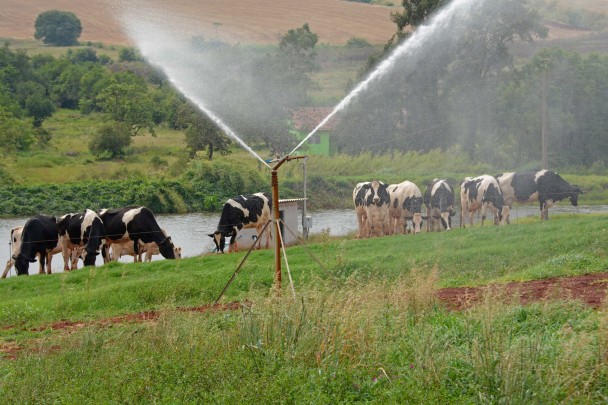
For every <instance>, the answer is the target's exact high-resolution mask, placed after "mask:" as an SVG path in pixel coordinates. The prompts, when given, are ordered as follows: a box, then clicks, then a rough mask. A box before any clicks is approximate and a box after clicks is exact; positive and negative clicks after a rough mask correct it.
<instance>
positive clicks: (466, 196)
mask: <svg viewBox="0 0 608 405" xmlns="http://www.w3.org/2000/svg"><path fill="white" fill-rule="evenodd" d="M460 208H461V211H460V226H461V227H462V228H465V227H466V224H465V222H466V217H467V214H468V216H469V225H470V226H473V215H474V214H475V212H477V211H481V225H483V222H484V221H485V219H486V211H487V210H488V209H489V210H490V211H491V212H492V218H493V219H494V224H495V225H498V224H499V223H500V224H505V223H506V221H507V218H509V206H508V205H506V204H505V203H504V198H503V196H502V192H501V191H500V186H499V184H498V180H496V178H495V177H493V176H489V175H487V174H483V175H481V176H478V177H474V178H473V177H465V179H464V181H463V182H462V184H461V185H460Z"/></svg>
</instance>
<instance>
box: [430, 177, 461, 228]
mask: <svg viewBox="0 0 608 405" xmlns="http://www.w3.org/2000/svg"><path fill="white" fill-rule="evenodd" d="M423 198H424V205H425V206H426V217H427V218H426V219H427V223H426V229H427V231H434V230H437V231H439V230H441V227H440V226H439V224H440V223H441V225H443V228H444V229H445V230H446V231H449V230H450V229H452V217H453V216H454V215H456V211H454V189H453V188H452V187H450V185H449V184H448V182H447V181H445V180H440V179H433V181H431V182H430V183H429V184H428V185H427V187H426V190H425V191H424V197H423Z"/></svg>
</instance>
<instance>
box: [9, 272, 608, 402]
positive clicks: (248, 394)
mask: <svg viewBox="0 0 608 405" xmlns="http://www.w3.org/2000/svg"><path fill="white" fill-rule="evenodd" d="M435 289H436V276H435V274H434V273H431V274H430V275H426V274H425V273H424V272H417V273H416V272H415V273H413V274H412V275H409V276H404V277H400V278H399V279H397V280H390V281H389V280H382V279H380V280H368V281H360V280H357V279H355V278H348V279H346V280H345V282H344V284H343V285H342V286H341V287H340V288H336V286H335V285H334V284H333V283H326V282H324V281H321V280H317V283H316V285H315V286H314V288H305V289H303V290H302V291H300V293H299V295H298V299H297V300H295V301H294V300H293V299H292V298H291V296H288V295H285V296H284V297H283V298H277V297H266V298H264V297H262V296H258V297H257V298H254V299H253V302H255V303H254V304H253V305H250V306H246V307H244V308H242V309H241V310H240V311H237V312H218V313H206V314H195V313H182V312H177V311H174V310H172V309H171V306H168V307H167V308H166V309H165V310H164V311H163V312H162V315H161V317H160V318H159V319H158V320H156V321H154V322H148V323H138V324H120V325H113V326H112V327H108V326H100V325H96V326H87V327H83V328H80V329H76V330H72V331H70V333H65V332H64V333H58V334H54V335H52V336H49V337H45V338H41V339H38V340H36V341H33V342H31V343H30V346H29V347H28V348H27V349H26V350H24V351H23V352H22V353H20V354H19V355H17V358H16V359H13V360H4V361H1V362H0V381H2V382H1V383H0V395H1V396H2V398H3V400H4V401H6V402H7V403H22V404H28V403H49V402H60V403H76V402H86V403H107V402H112V403H114V402H117V403H134V402H138V403H140V402H143V403H158V402H160V403H207V402H220V403H254V402H257V403H277V402H281V403H284V402H286V403H327V404H329V403H351V402H370V401H371V402H374V403H563V402H570V403H593V402H595V403H599V402H602V401H604V400H605V399H606V397H607V396H608V383H607V381H608V380H607V379H606V377H607V371H608V358H607V357H606V352H605V343H606V336H607V332H608V327H607V324H608V322H607V321H606V319H607V318H606V312H605V309H604V311H600V312H595V311H592V310H590V309H587V308H584V307H582V306H581V305H580V304H576V303H572V302H570V303H552V304H536V305H532V306H527V307H522V306H519V305H496V301H495V300H493V299H492V297H491V296H488V297H487V299H486V300H485V302H484V303H483V304H482V305H481V306H480V307H477V308H475V309H473V310H470V311H467V312H462V313H457V312H449V311H447V310H445V309H443V308H442V307H441V306H439V305H438V304H437V302H436V301H435V299H434V291H435Z"/></svg>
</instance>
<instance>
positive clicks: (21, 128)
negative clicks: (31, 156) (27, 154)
mask: <svg viewBox="0 0 608 405" xmlns="http://www.w3.org/2000/svg"><path fill="white" fill-rule="evenodd" d="M28 127H31V126H30V125H27V124H26V123H25V122H24V121H22V120H20V119H18V118H17V117H15V115H14V114H13V113H12V112H10V111H8V110H6V109H5V108H4V107H3V106H1V105H0V150H3V151H4V152H5V153H12V152H14V151H22V150H27V149H29V147H30V146H31V145H32V143H34V137H33V136H32V133H31V129H30V128H28Z"/></svg>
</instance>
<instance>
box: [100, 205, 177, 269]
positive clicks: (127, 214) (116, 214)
mask: <svg viewBox="0 0 608 405" xmlns="http://www.w3.org/2000/svg"><path fill="white" fill-rule="evenodd" d="M97 214H98V215H99V217H100V218H101V220H102V221H103V225H104V227H105V230H106V232H105V240H106V243H105V245H104V246H103V248H102V252H103V260H104V262H106V263H107V262H109V261H110V254H109V253H110V252H109V250H110V249H109V248H110V246H111V245H112V243H125V242H129V241H131V242H132V243H133V251H134V252H135V254H136V255H137V254H139V248H140V243H139V242H140V241H142V242H144V243H150V242H156V244H157V245H158V248H159V250H160V254H161V255H163V257H164V258H165V259H175V253H174V246H173V242H172V241H171V237H170V236H166V235H165V234H164V233H163V231H162V229H161V228H160V226H159V225H158V223H157V222H156V218H154V214H153V213H152V211H150V210H149V209H148V208H146V207H125V208H119V209H113V210H105V209H104V210H101V211H98V213H97Z"/></svg>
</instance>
